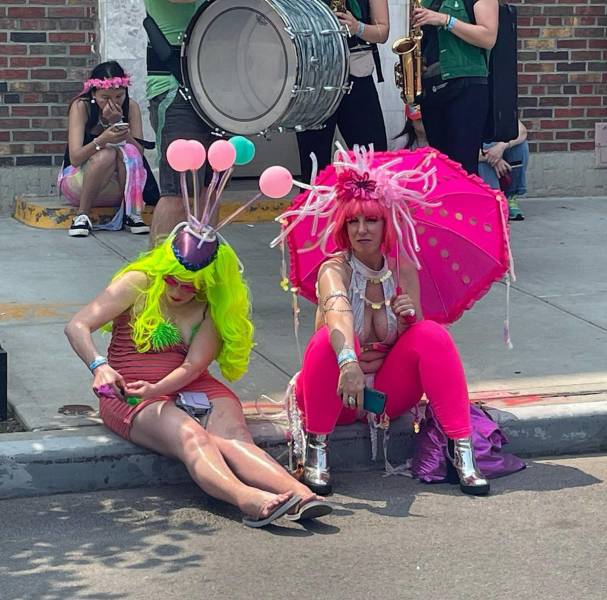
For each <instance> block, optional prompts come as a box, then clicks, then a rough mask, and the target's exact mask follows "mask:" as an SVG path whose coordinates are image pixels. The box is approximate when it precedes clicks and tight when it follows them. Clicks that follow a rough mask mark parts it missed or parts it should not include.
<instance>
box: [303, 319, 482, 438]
mask: <svg viewBox="0 0 607 600" xmlns="http://www.w3.org/2000/svg"><path fill="white" fill-rule="evenodd" d="M356 351H357V353H358V352H359V348H358V344H357V348H356ZM338 379H339V367H338V366H337V360H336V357H335V351H334V350H333V348H332V346H331V343H330V342H329V331H328V329H327V327H323V328H322V329H319V330H318V331H317V332H316V333H315V334H314V336H313V337H312V339H311V340H310V343H309V344H308V347H307V348H306V353H305V355H304V359H303V366H302V369H301V373H300V374H299V377H298V378H297V389H296V394H297V404H298V405H299V408H300V410H301V411H302V412H303V414H304V422H305V428H306V431H308V432H310V433H317V434H326V433H330V432H331V431H333V429H335V425H348V424H351V423H354V422H355V421H356V417H357V415H356V411H355V410H352V409H349V408H345V407H344V405H343V403H342V400H341V398H340V396H338V394H337V383H338ZM374 387H375V388H376V389H378V390H380V391H382V392H384V393H385V394H386V395H387V401H386V414H387V415H388V417H389V418H390V419H394V418H396V417H399V416H401V415H403V414H404V413H405V412H407V411H408V410H410V409H411V408H413V407H414V406H415V405H416V404H417V403H418V402H419V401H420V399H421V397H422V394H423V393H424V392H425V393H426V396H427V398H428V401H429V403H430V404H431V405H432V410H433V411H434V414H435V415H436V418H437V420H438V422H439V423H440V425H441V427H442V428H443V430H444V432H445V433H446V434H447V435H448V436H449V437H450V438H455V439H457V438H463V437H468V436H469V435H470V405H469V399H468V387H467V385H466V376H465V374H464V368H463V366H462V362H461V359H460V357H459V354H458V352H457V348H456V347H455V343H454V342H453V339H452V338H451V336H450V335H449V333H448V332H447V330H446V329H445V328H444V327H442V326H441V325H439V324H438V323H435V322H434V321H418V322H417V323H414V324H413V325H412V326H411V327H410V328H409V329H408V330H407V331H406V332H405V333H403V334H402V335H401V336H400V337H399V338H398V339H397V341H396V343H395V344H394V346H392V348H391V349H390V352H389V353H388V354H387V355H386V358H385V359H384V362H383V364H382V365H381V367H380V368H379V370H378V371H377V373H376V374H375V384H374Z"/></svg>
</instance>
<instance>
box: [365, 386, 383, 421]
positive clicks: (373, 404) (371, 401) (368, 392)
mask: <svg viewBox="0 0 607 600" xmlns="http://www.w3.org/2000/svg"><path fill="white" fill-rule="evenodd" d="M386 400H387V396H386V394H384V393H383V392H380V391H379V390H374V389H372V388H368V387H366V388H365V391H364V400H363V408H364V409H365V410H366V411H367V412H370V413H373V414H376V415H381V414H383V412H384V410H385V408H386Z"/></svg>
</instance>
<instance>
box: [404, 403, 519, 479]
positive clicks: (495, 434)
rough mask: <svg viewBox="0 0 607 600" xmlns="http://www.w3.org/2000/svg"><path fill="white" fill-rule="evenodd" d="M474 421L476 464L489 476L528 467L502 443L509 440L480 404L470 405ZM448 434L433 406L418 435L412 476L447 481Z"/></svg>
mask: <svg viewBox="0 0 607 600" xmlns="http://www.w3.org/2000/svg"><path fill="white" fill-rule="evenodd" d="M470 417H471V421H472V444H473V446H474V456H475V457H476V464H477V466H478V468H479V470H480V471H481V473H482V474H483V475H484V476H485V477H487V479H496V478H497V477H502V476H504V475H509V474H510V473H516V471H520V470H521V469H524V468H525V466H526V465H525V463H524V462H523V461H522V460H521V459H520V458H518V457H517V456H514V454H509V453H508V452H502V446H504V445H505V444H507V443H508V439H507V438H506V436H505V435H504V434H503V433H502V431H501V430H500V428H499V426H498V425H497V423H496V422H495V421H494V420H493V419H491V417H489V415H488V414H487V413H486V412H485V411H484V410H483V409H482V408H479V407H478V406H476V405H474V404H470ZM446 449H447V436H446V435H445V434H444V433H443V431H442V429H441V428H440V426H439V425H438V423H437V422H436V419H435V418H434V414H433V413H432V409H431V408H430V406H427V407H426V416H425V417H424V421H423V423H422V425H421V429H420V432H419V433H418V434H417V436H416V437H415V451H414V454H413V461H412V464H411V472H412V474H413V477H416V478H417V479H419V480H421V481H425V482H426V483H432V482H436V481H444V480H445V479H446V477H447V458H446V456H445V452H446Z"/></svg>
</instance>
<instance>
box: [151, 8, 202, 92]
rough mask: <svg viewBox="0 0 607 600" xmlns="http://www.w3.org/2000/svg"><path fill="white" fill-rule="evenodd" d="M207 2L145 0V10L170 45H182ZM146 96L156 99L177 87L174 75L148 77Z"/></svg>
mask: <svg viewBox="0 0 607 600" xmlns="http://www.w3.org/2000/svg"><path fill="white" fill-rule="evenodd" d="M205 1H206V0H195V1H194V2H188V3H183V4H181V3H174V2H169V0H144V4H145V10H146V12H147V14H148V15H150V17H152V19H154V21H156V23H157V24H158V27H160V31H162V33H164V35H165V36H166V38H167V40H168V41H169V43H170V44H173V45H175V46H177V45H179V44H181V36H182V34H183V33H184V32H185V30H186V29H187V28H188V25H189V24H190V20H191V19H192V17H193V16H194V13H195V12H196V11H197V10H198V7H199V6H200V5H201V4H204V2H205ZM145 83H146V95H147V97H148V98H154V97H155V96H158V95H159V94H162V93H163V92H166V91H167V90H169V89H171V88H172V87H175V86H176V85H177V81H176V79H175V78H174V77H173V76H172V75H148V76H147V77H146V80H145Z"/></svg>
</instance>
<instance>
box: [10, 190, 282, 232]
mask: <svg viewBox="0 0 607 600" xmlns="http://www.w3.org/2000/svg"><path fill="white" fill-rule="evenodd" d="M290 202H291V201H290V200H288V199H287V200H260V201H259V202H255V203H253V204H252V205H251V206H249V207H248V208H247V209H246V210H244V211H243V212H242V213H241V214H239V215H238V216H237V217H236V218H235V219H234V223H262V222H264V221H273V220H274V219H275V218H276V217H277V216H278V215H279V214H280V213H282V212H284V211H285V210H286V209H287V208H288V206H289V204H290ZM241 206H242V203H240V202H234V201H230V200H227V201H225V202H222V203H221V204H220V208H219V220H220V221H221V220H222V219H224V218H225V217H227V216H228V215H230V214H232V213H233V212H234V211H235V210H237V209H238V208H240V207H241ZM152 211H153V208H152V207H146V208H145V210H144V211H143V220H144V221H145V222H146V223H147V224H148V225H149V224H150V222H151V219H152ZM114 212H115V211H114V209H112V208H93V209H92V211H91V214H90V218H91V221H92V223H93V225H95V224H97V223H100V222H103V221H105V222H107V221H109V220H110V219H111V217H112V216H113V214H114ZM76 214H77V211H76V209H75V208H74V207H72V206H66V205H62V204H60V201H59V200H57V199H49V198H38V197H31V196H16V197H15V210H14V212H13V217H14V218H15V219H17V221H19V222H21V223H23V224H25V225H29V226H30V227H37V228H39V229H69V227H70V224H71V222H72V219H73V218H74V217H75V216H76Z"/></svg>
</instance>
